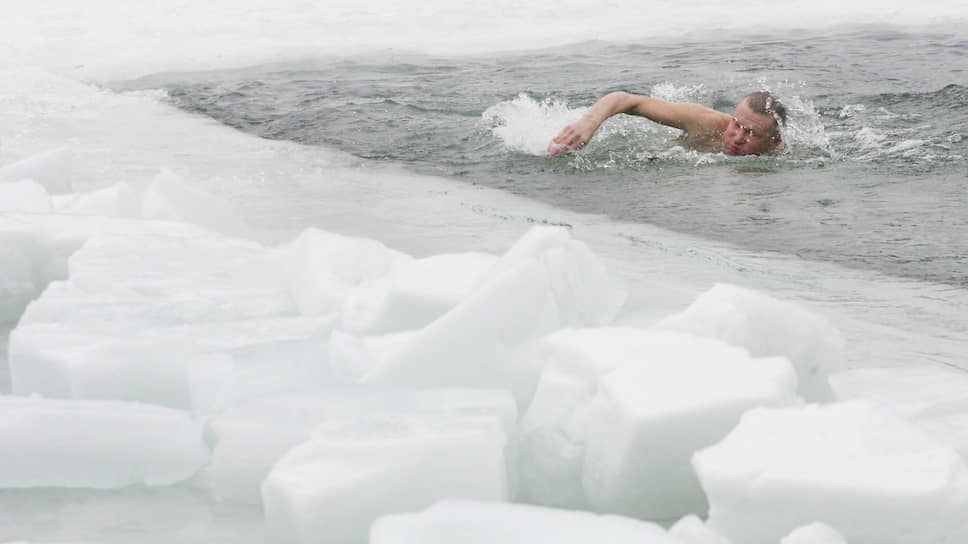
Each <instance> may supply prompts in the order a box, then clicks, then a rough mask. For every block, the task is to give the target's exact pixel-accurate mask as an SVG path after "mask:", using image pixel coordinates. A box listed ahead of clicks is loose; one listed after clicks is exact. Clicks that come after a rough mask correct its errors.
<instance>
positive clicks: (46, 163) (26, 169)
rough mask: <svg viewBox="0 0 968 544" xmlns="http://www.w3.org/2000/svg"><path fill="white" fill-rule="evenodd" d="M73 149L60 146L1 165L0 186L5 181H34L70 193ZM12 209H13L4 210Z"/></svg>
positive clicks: (52, 190) (58, 192)
mask: <svg viewBox="0 0 968 544" xmlns="http://www.w3.org/2000/svg"><path fill="white" fill-rule="evenodd" d="M72 155H73V153H72V151H71V150H70V149H69V148H66V147H60V148H57V149H52V150H48V151H42V152H40V153H36V154H34V155H30V156H28V157H25V158H23V159H21V160H19V161H16V162H13V163H8V164H4V165H3V166H2V167H0V188H3V187H4V186H5V183H4V182H7V183H9V182H18V181H19V182H23V181H32V182H34V183H37V184H39V185H41V186H42V187H43V188H44V189H45V190H46V191H47V192H49V193H53V194H62V193H70V192H71V191H72V190H73V186H72V183H71V168H72ZM4 211H11V210H4Z"/></svg>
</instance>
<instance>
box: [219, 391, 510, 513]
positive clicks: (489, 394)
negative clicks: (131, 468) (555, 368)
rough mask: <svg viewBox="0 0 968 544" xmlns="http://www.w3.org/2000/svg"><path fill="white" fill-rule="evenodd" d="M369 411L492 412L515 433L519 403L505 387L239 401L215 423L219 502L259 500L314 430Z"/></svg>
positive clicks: (479, 414) (379, 414) (381, 413)
mask: <svg viewBox="0 0 968 544" xmlns="http://www.w3.org/2000/svg"><path fill="white" fill-rule="evenodd" d="M366 414H369V415H371V416H373V417H382V416H387V415H391V414H397V415H399V414H410V415H412V416H419V415H424V416H429V415H433V414H437V415H445V416H447V415H449V416H453V417H457V416H473V417H493V418H497V420H498V421H500V422H501V426H502V428H503V429H504V432H505V433H506V434H507V435H508V436H511V435H513V433H514V430H515V422H516V420H517V407H516V406H515V403H514V399H513V398H512V397H511V394H510V393H509V392H507V391H499V390H485V389H473V390H467V389H463V390H462V389H440V390H422V391H407V392H393V391H370V392H364V391H357V390H342V391H336V390H334V391H330V392H329V393H328V394H327V395H325V396H319V395H292V394H286V395H274V396H267V397H262V398H256V399H252V400H250V401H248V402H243V403H238V404H236V405H234V406H232V407H231V408H229V409H228V410H226V411H225V412H223V413H222V414H220V415H218V416H217V417H216V418H215V419H214V421H213V422H212V428H213V431H214V434H215V439H216V445H215V449H214V451H213V454H212V463H211V465H210V466H209V468H208V477H209V481H210V482H211V489H212V494H213V496H214V498H216V499H217V500H219V501H232V502H239V503H251V504H261V495H260V486H261V484H262V481H263V480H264V479H265V477H266V476H267V475H268V474H269V471H270V469H271V468H272V465H273V464H275V463H276V461H278V460H279V459H280V458H281V457H282V456H283V455H285V454H286V452H287V451H289V450H290V449H291V448H293V447H294V446H296V445H298V444H301V443H303V442H305V441H307V440H309V438H310V436H311V435H312V430H313V429H314V428H316V427H317V426H319V425H320V424H323V423H327V422H328V423H329V424H333V423H336V422H340V421H346V420H352V419H353V418H359V417H363V416H364V415H366Z"/></svg>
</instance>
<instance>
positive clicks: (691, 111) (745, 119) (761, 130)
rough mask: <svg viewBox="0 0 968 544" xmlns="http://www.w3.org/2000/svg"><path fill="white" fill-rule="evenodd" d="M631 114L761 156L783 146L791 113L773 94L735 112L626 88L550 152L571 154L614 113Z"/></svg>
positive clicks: (696, 143)
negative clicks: (644, 94) (668, 100)
mask: <svg viewBox="0 0 968 544" xmlns="http://www.w3.org/2000/svg"><path fill="white" fill-rule="evenodd" d="M618 113H627V114H629V115H640V116H642V117H645V118H647V119H649V120H651V121H654V122H656V123H659V124H662V125H666V126H669V127H673V128H677V129H679V130H682V131H683V135H682V137H681V139H680V141H681V142H682V144H683V145H684V146H686V147H688V148H689V149H695V150H696V151H703V152H708V153H719V152H723V153H725V154H727V155H762V154H765V153H773V152H776V151H779V150H780V149H782V148H783V138H782V137H781V136H780V126H781V125H782V126H786V117H787V112H786V108H785V107H784V106H783V104H781V103H780V101H779V100H777V98H776V97H775V96H773V94H772V93H769V92H766V91H760V92H755V93H752V94H748V95H746V96H744V97H743V99H742V100H740V101H739V104H737V105H736V110H735V111H734V112H733V114H732V115H728V114H725V113H723V112H720V111H716V110H714V109H712V108H707V107H706V106H703V105H702V104H694V103H691V102H666V101H665V100H659V99H658V98H652V97H649V96H640V95H636V94H631V93H626V92H615V93H611V94H608V95H605V96H604V97H602V98H601V99H599V100H598V102H595V104H593V105H592V107H591V108H589V109H588V111H587V112H586V113H585V115H582V117H581V119H579V120H578V121H576V122H575V123H572V124H570V125H568V126H566V127H565V128H564V129H563V130H562V131H561V133H560V134H558V135H557V136H555V138H554V139H553V140H552V141H551V144H550V145H549V146H548V154H549V155H561V154H564V153H569V152H571V151H574V150H576V149H580V148H581V147H582V146H584V145H585V144H587V143H588V141H589V140H591V139H592V135H594V134H595V131H596V130H598V127H600V126H601V124H602V123H604V122H605V120H606V119H608V118H609V117H611V116H613V115H615V114H618Z"/></svg>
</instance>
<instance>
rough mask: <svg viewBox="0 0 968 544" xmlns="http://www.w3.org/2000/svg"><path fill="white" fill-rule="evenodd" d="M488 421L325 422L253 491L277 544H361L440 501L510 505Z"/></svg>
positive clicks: (501, 441)
mask: <svg viewBox="0 0 968 544" xmlns="http://www.w3.org/2000/svg"><path fill="white" fill-rule="evenodd" d="M506 443H507V436H506V435H505V433H504V429H503V428H502V425H501V423H500V420H499V419H498V418H496V417H480V416H476V417H452V416H443V417H441V416H438V415H432V414H427V415H415V416H408V415H402V414H395V415H377V416H373V417H358V418H354V419H351V420H347V421H341V422H328V423H325V424H323V425H322V426H320V427H319V428H317V429H316V430H315V431H314V433H313V437H312V438H311V439H310V440H309V441H308V442H305V443H303V444H301V445H299V446H296V447H295V448H293V449H292V450H290V451H289V453H287V454H286V455H285V456H284V457H283V458H282V459H281V460H280V461H279V462H278V463H276V464H275V466H273V468H272V472H271V473H270V474H269V476H268V477H267V478H266V479H265V482H264V483H263V484H262V499H263V504H264V506H265V512H266V526H267V529H268V531H269V534H270V536H271V537H272V538H273V539H274V541H276V542H284V543H310V542H321V541H322V542H334V543H337V542H338V543H347V544H352V543H357V542H359V543H364V542H366V541H367V534H368V530H369V527H370V524H371V523H372V522H373V521H374V520H376V519H377V518H378V517H380V516H382V515H384V514H391V513H398V512H409V511H413V510H418V509H420V508H425V507H427V506H429V505H431V504H433V503H434V502H436V501H438V500H441V499H444V498H448V497H453V498H467V499H479V500H495V501H501V500H507V499H509V490H508V478H507V463H506V460H505V457H504V451H505V446H506Z"/></svg>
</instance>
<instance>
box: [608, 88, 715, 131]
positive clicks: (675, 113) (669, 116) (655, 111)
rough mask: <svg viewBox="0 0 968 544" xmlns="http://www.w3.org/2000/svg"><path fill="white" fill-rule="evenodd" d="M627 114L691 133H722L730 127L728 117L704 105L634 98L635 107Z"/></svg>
mask: <svg viewBox="0 0 968 544" xmlns="http://www.w3.org/2000/svg"><path fill="white" fill-rule="evenodd" d="M627 113H631V114H634V115H641V116H643V117H647V118H649V119H651V120H652V121H655V122H656V123H661V124H663V125H666V126H670V127H673V128H678V129H681V130H684V131H686V132H689V133H700V132H722V131H723V130H726V127H727V126H728V125H729V116H728V115H726V114H725V113H723V112H720V111H716V110H714V109H712V108H709V107H707V106H703V105H702V104H696V103H694V102H667V101H665V100H660V99H658V98H652V97H648V96H634V99H633V106H632V107H631V108H629V109H628V110H627Z"/></svg>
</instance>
